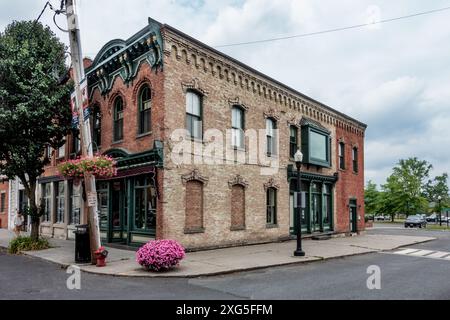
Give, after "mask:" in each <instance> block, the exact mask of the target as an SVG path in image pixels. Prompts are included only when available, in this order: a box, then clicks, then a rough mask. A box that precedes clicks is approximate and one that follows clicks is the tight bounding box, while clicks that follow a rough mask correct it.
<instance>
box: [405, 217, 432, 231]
mask: <svg viewBox="0 0 450 320" xmlns="http://www.w3.org/2000/svg"><path fill="white" fill-rule="evenodd" d="M426 226H427V221H426V220H425V219H424V218H422V217H421V216H420V215H414V216H409V217H408V218H407V219H406V220H405V228H408V227H411V228H414V227H418V228H422V227H424V228H425V227H426Z"/></svg>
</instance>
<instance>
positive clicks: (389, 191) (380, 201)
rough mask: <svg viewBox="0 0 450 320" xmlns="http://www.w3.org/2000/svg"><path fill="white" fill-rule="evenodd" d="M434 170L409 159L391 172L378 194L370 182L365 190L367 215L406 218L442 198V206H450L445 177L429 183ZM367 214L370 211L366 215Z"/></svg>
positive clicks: (439, 177)
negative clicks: (402, 215) (448, 204)
mask: <svg viewBox="0 0 450 320" xmlns="http://www.w3.org/2000/svg"><path fill="white" fill-rule="evenodd" d="M432 168H433V166H432V165H431V164H430V163H428V162H427V161H424V160H419V159H417V158H415V157H414V158H409V159H406V160H403V159H402V160H400V161H399V162H398V163H397V165H396V166H395V167H394V168H393V169H392V174H391V175H390V176H389V177H388V178H387V179H386V183H385V184H383V185H382V186H381V191H379V192H378V191H377V189H376V185H375V184H373V183H372V182H370V181H369V184H368V185H367V187H366V190H365V197H366V199H365V202H366V210H367V212H369V213H372V212H373V213H374V214H383V215H389V216H391V219H392V220H394V217H395V215H396V214H405V215H407V216H409V215H412V214H417V213H423V212H427V210H428V207H429V204H430V203H434V204H435V209H436V211H438V210H440V208H437V207H436V205H437V204H438V202H437V199H438V197H439V196H441V198H442V201H441V206H442V205H444V204H446V203H450V201H449V195H448V193H449V189H448V184H447V180H448V175H447V174H446V173H444V174H443V175H441V176H437V177H435V178H434V179H430V177H429V175H430V170H431V169H432ZM369 210H370V211H369Z"/></svg>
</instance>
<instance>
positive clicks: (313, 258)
mask: <svg viewBox="0 0 450 320" xmlns="http://www.w3.org/2000/svg"><path fill="white" fill-rule="evenodd" d="M433 240H436V238H434V239H427V240H423V241H416V242H413V243H410V244H405V245H400V246H395V247H393V248H390V249H385V250H383V249H372V248H365V247H360V246H355V247H358V248H362V249H366V250H370V251H368V252H361V253H353V254H346V255H342V256H334V257H329V258H325V257H320V256H309V259H307V260H299V261H292V262H286V263H279V264H272V265H268V266H255V267H249V268H239V269H230V270H224V271H217V272H208V273H201V274H192V275H173V276H168V275H165V274H158V273H143V274H142V275H137V274H133V275H130V274H122V273H115V274H112V273H104V272H101V270H99V271H94V270H95V269H94V270H86V269H85V268H84V267H86V266H87V265H89V266H93V265H92V264H81V265H78V264H75V263H74V264H67V263H63V262H56V261H52V260H47V259H45V258H41V257H37V256H34V255H32V254H29V253H27V251H24V252H20V253H21V254H23V255H26V256H29V257H33V258H37V259H41V260H43V261H46V262H50V263H53V264H56V265H59V266H60V267H61V268H64V269H67V268H68V267H69V266H71V265H76V266H78V267H79V268H80V270H81V271H83V272H86V273H89V274H95V275H103V276H110V277H122V278H161V279H193V278H201V277H212V276H219V275H228V274H233V273H238V272H246V271H255V270H261V269H269V268H276V267H282V266H292V265H298V264H303V263H313V262H324V261H327V260H332V259H342V258H346V257H354V256H360V255H365V254H371V253H377V252H383V251H390V250H395V249H398V248H403V247H407V246H411V245H414V244H418V243H425V242H430V241H433ZM0 248H5V249H7V247H4V246H2V245H0Z"/></svg>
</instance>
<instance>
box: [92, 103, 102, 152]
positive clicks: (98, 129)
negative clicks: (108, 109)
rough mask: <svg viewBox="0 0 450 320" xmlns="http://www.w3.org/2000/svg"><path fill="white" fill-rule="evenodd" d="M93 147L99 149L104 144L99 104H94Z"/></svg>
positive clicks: (95, 149)
mask: <svg viewBox="0 0 450 320" xmlns="http://www.w3.org/2000/svg"><path fill="white" fill-rule="evenodd" d="M91 119H92V148H93V149H94V151H98V149H99V148H100V146H101V144H102V114H101V112H100V107H99V106H98V105H96V106H94V109H93V112H92V118H91Z"/></svg>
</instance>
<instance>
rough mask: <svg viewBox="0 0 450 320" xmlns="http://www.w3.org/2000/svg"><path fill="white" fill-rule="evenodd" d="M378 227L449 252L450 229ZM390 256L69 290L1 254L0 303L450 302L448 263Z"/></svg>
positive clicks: (117, 280) (58, 279) (115, 280)
mask: <svg viewBox="0 0 450 320" xmlns="http://www.w3.org/2000/svg"><path fill="white" fill-rule="evenodd" d="M377 226H381V227H382V228H376V229H373V230H372V231H369V233H372V234H373V233H383V234H411V235H426V236H433V237H437V238H438V239H437V240H435V241H431V242H427V243H424V244H418V245H414V246H411V248H413V249H416V251H417V250H418V249H422V250H430V251H433V252H435V251H443V252H449V253H450V232H442V231H437V232H433V231H423V230H412V229H408V230H405V229H404V228H402V227H401V225H390V224H377ZM397 251H398V250H397ZM411 251H414V250H411ZM394 252H395V251H394ZM392 253H393V252H387V253H373V254H367V255H360V256H353V257H347V258H339V259H333V260H328V261H323V262H312V263H308V264H301V265H295V266H287V267H277V268H270V269H264V270H258V271H251V272H242V273H236V274H230V275H224V276H215V277H205V278H196V279H150V278H144V279H142V278H121V277H110V276H99V275H92V274H87V273H82V275H81V289H80V290H76V289H75V290H69V289H67V286H66V280H67V278H68V277H69V276H70V275H69V274H67V273H66V271H65V270H64V269H61V268H60V267H59V266H57V265H55V264H52V263H49V262H45V261H42V260H40V259H36V258H31V257H27V256H11V255H7V254H6V253H5V252H0V299H133V300H134V299H183V300H184V299H187V300H209V299H215V300H222V299H227V300H232V299H263V300H265V299H270V300H277V299H288V300H290V299H345V300H348V299H433V300H436V299H446V300H448V299H450V280H449V279H448V278H449V277H450V274H449V270H450V259H431V258H426V257H424V256H414V255H399V254H392ZM373 265H375V266H378V267H379V268H380V272H381V273H380V276H381V277H380V279H381V289H380V290H377V289H374V290H369V289H368V288H367V284H366V283H367V279H368V277H369V276H370V275H369V274H368V273H367V268H368V267H369V266H373Z"/></svg>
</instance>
